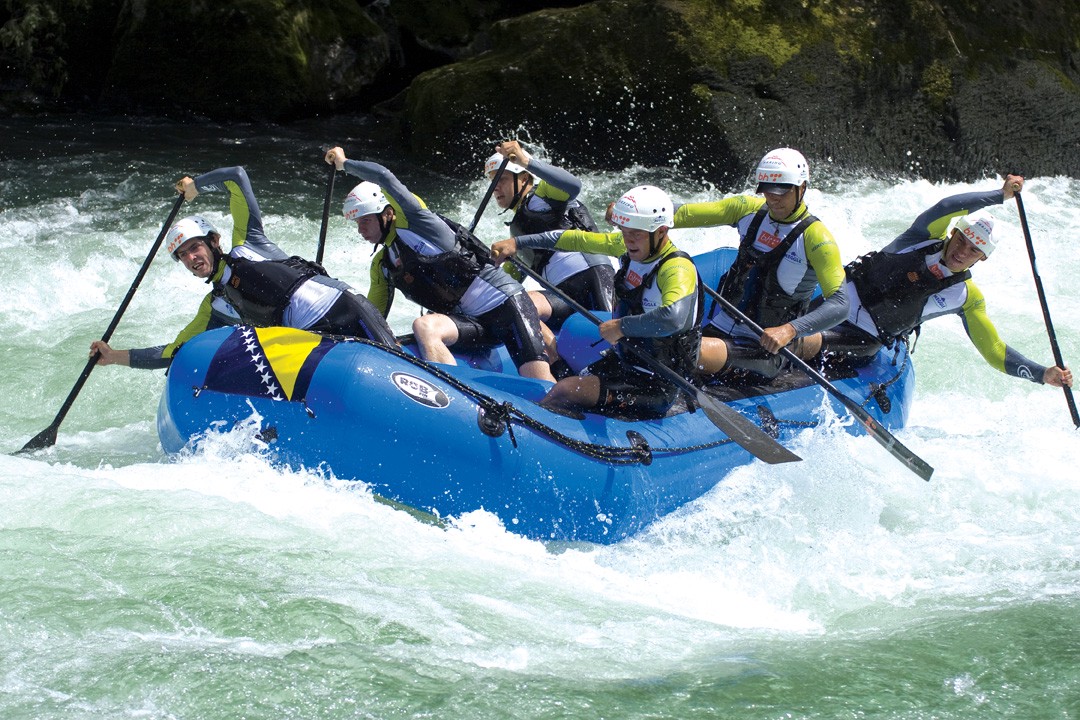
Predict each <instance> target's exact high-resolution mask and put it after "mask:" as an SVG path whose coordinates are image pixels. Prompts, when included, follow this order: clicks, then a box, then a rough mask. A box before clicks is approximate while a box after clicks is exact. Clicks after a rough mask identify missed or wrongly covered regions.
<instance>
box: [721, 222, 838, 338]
mask: <svg viewBox="0 0 1080 720" xmlns="http://www.w3.org/2000/svg"><path fill="white" fill-rule="evenodd" d="M768 214H769V210H768V208H766V207H763V208H761V209H760V210H758V211H757V214H756V215H755V216H754V219H753V220H751V221H750V225H749V227H747V229H746V233H745V234H744V235H743V237H742V239H741V240H740V242H739V252H738V254H737V255H736V256H735V261H734V262H732V263H731V267H730V268H728V270H727V272H725V273H724V275H723V277H721V278H720V285H719V288H718V291H719V293H720V295H721V296H723V298H724V299H725V300H727V301H728V302H730V303H731V304H732V305H734V306H735V307H737V308H739V310H741V311H742V312H743V314H745V315H746V316H747V317H749V318H750V319H751V320H753V321H754V322H755V323H757V324H758V325H760V326H761V327H765V328H768V327H776V326H777V325H783V324H784V323H786V322H790V321H791V320H794V319H795V318H797V317H798V316H799V315H801V314H803V313H804V312H805V311H806V308H807V307H808V306H809V304H810V298H806V299H802V300H800V299H797V298H794V297H792V296H791V295H789V294H788V293H787V292H786V291H785V290H784V289H783V288H782V287H780V282H779V280H778V279H777V277H776V268H777V267H778V266H779V265H780V261H781V260H783V259H784V254H785V253H787V251H788V250H789V249H791V246H792V245H794V244H795V241H796V240H798V239H799V238H800V237H802V234H803V233H804V232H805V231H806V228H808V227H810V226H811V225H813V224H814V223H816V222H817V221H818V219H817V218H816V217H814V216H813V215H807V216H806V217H805V218H803V219H802V220H801V221H800V222H799V224H797V225H796V226H795V227H793V228H791V230H790V232H788V234H787V235H786V236H785V237H784V239H783V240H782V241H781V242H780V244H779V245H777V246H776V247H774V248H773V249H772V250H769V251H767V252H762V251H761V250H758V249H757V248H755V247H754V241H755V240H756V239H757V235H758V230H759V229H760V228H761V223H763V222H764V221H765V218H766V217H767V216H768ZM714 307H715V305H714ZM709 314H710V315H712V311H711V310H710V313H709Z"/></svg>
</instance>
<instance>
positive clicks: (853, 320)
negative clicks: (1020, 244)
mask: <svg viewBox="0 0 1080 720" xmlns="http://www.w3.org/2000/svg"><path fill="white" fill-rule="evenodd" d="M1023 186H1024V178H1023V177H1021V176H1019V175H1008V176H1006V178H1005V184H1004V185H1003V186H1002V188H1001V189H1000V190H990V191H986V192H969V193H960V194H958V195H952V196H950V197H947V198H945V199H943V200H941V201H940V202H938V203H937V204H935V205H934V206H933V207H931V208H929V209H928V210H925V211H924V212H923V213H922V214H920V215H919V217H917V218H916V219H915V222H913V223H912V224H911V227H909V228H908V229H907V230H905V231H904V232H903V233H902V234H901V235H900V236H898V237H897V238H896V239H895V240H893V241H892V242H891V243H890V244H889V245H888V246H886V247H885V248H884V249H882V250H880V251H876V252H871V253H868V254H866V255H863V256H862V257H860V258H858V259H857V260H855V261H854V262H852V263H850V264H849V265H848V266H847V277H848V282H847V292H848V294H849V295H850V296H851V309H850V311H849V313H848V318H847V321H846V322H844V323H842V324H840V325H838V326H837V327H835V328H833V329H831V330H828V331H826V332H824V333H823V334H822V338H823V347H822V352H823V353H824V357H825V358H826V360H827V361H832V362H833V363H835V364H839V365H845V364H846V365H853V366H857V365H859V364H862V363H865V362H869V360H870V358H872V357H873V356H874V354H875V353H876V352H877V351H878V349H880V348H881V347H882V345H888V346H890V347H891V346H892V345H893V344H894V343H895V342H897V341H898V340H902V339H903V338H905V337H906V336H907V335H908V334H909V333H911V332H912V331H916V330H917V329H918V328H919V326H920V325H921V324H922V323H924V322H926V321H927V320H932V319H933V318H936V317H941V316H942V315H959V316H960V317H961V319H962V320H963V322H964V329H965V330H966V331H967V335H968V337H969V338H970V339H971V342H972V344H973V345H975V347H976V349H978V351H979V353H980V354H981V355H982V356H983V359H985V360H986V362H987V363H989V364H990V365H991V366H992V367H993V368H995V369H997V370H1000V371H1001V372H1003V373H1005V374H1007V375H1011V376H1013V377H1020V378H1026V379H1028V380H1031V381H1033V382H1036V383H1044V384H1047V385H1053V386H1055V387H1062V386H1063V385H1064V386H1069V387H1071V386H1072V372H1071V371H1069V369H1068V368H1061V367H1056V366H1051V367H1044V366H1042V365H1040V364H1039V363H1036V362H1034V361H1032V360H1029V359H1028V358H1026V357H1024V356H1023V355H1021V354H1020V353H1018V352H1017V351H1016V350H1014V349H1012V348H1011V347H1009V346H1008V345H1006V344H1005V343H1004V342H1003V341H1002V340H1001V338H1000V337H999V336H998V332H997V330H996V329H995V328H994V325H993V323H991V322H990V318H989V317H988V316H987V314H986V300H985V299H984V298H983V294H982V292H981V291H980V290H979V288H978V287H976V285H975V282H974V281H973V280H972V279H971V268H972V267H973V266H974V265H975V263H977V262H981V261H983V260H986V259H987V258H988V257H989V256H990V254H991V253H992V252H993V251H994V248H996V247H997V239H996V238H995V237H994V218H993V217H992V216H991V215H990V214H989V213H988V212H987V211H986V210H984V209H983V208H985V207H987V206H989V205H997V204H1000V203H1002V202H1004V201H1005V200H1011V199H1012V198H1013V196H1014V195H1015V194H1016V193H1017V192H1019V191H1020V189H1021V188H1023Z"/></svg>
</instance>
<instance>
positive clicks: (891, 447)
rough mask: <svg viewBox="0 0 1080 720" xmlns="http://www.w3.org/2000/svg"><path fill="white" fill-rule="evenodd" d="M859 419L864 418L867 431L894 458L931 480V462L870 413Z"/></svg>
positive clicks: (863, 421) (924, 478)
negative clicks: (920, 455) (910, 447)
mask: <svg viewBox="0 0 1080 720" xmlns="http://www.w3.org/2000/svg"><path fill="white" fill-rule="evenodd" d="M859 419H860V420H862V424H863V427H865V428H866V432H868V433H869V434H870V436H871V437H873V438H874V439H875V440H877V441H878V442H879V443H880V444H881V446H882V447H884V448H885V449H886V450H888V451H889V452H890V453H891V454H892V456H893V457H894V458H896V459H897V460H899V461H900V462H902V463H904V464H905V465H907V467H908V469H909V470H911V472H913V473H915V474H916V475H918V476H919V477H921V478H922V479H923V480H925V481H927V482H930V476H931V475H933V474H934V468H932V467H930V463H928V462H926V461H925V460H923V459H922V458H921V457H919V456H918V455H916V454H915V453H913V452H911V451H910V450H908V449H907V447H906V446H905V445H904V443H902V442H900V441H899V440H897V439H896V436H895V435H893V434H892V433H890V432H889V431H888V430H886V429H885V428H883V427H882V426H881V425H879V424H878V422H877V420H875V419H874V418H873V417H871V416H870V415H866V416H864V417H860V418H859Z"/></svg>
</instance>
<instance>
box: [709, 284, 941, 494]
mask: <svg viewBox="0 0 1080 720" xmlns="http://www.w3.org/2000/svg"><path fill="white" fill-rule="evenodd" d="M704 287H705V292H707V293H708V294H709V296H710V297H711V298H713V299H714V300H716V301H717V302H718V303H720V305H721V306H722V307H723V308H724V310H726V311H727V312H728V313H729V314H730V315H731V316H732V317H734V318H735V319H736V320H738V321H739V322H741V323H742V324H744V325H746V327H748V328H750V329H751V330H753V331H754V332H755V333H757V335H758V337H760V336H761V334H762V333H763V332H764V331H763V330H762V329H761V326H759V325H758V324H757V323H755V322H754V321H753V320H751V319H750V318H748V317H747V316H746V315H745V314H743V313H742V311H740V310H739V308H737V307H735V306H734V305H732V304H731V303H730V302H728V301H727V300H726V299H725V298H724V296H723V295H721V294H720V293H718V292H717V291H716V290H713V289H712V288H711V287H709V286H708V285H705V286H704ZM780 354H781V355H783V356H784V357H786V358H787V359H788V360H790V361H791V363H792V364H793V365H795V366H796V367H797V368H799V369H800V370H802V371H803V372H804V373H806V374H807V375H809V376H810V377H811V378H812V379H813V380H814V382H816V383H817V384H818V385H820V386H821V387H823V388H825V389H826V390H827V391H828V392H829V393H830V394H831V395H832V396H833V397H835V398H836V399H837V400H839V401H840V402H841V404H843V406H844V407H846V408H847V409H848V412H850V413H851V414H852V415H854V416H855V419H856V420H858V421H859V422H861V423H862V425H863V427H865V428H866V432H867V433H869V434H870V436H871V437H873V438H874V439H875V440H877V441H878V442H879V443H881V445H882V446H883V447H884V448H885V449H886V450H888V451H889V452H890V453H891V454H892V456H893V457H895V458H896V459H897V460H899V461H900V462H902V463H904V465H906V466H907V467H908V469H909V470H911V471H912V472H913V473H915V474H916V475H918V476H919V477H921V478H922V479H923V480H927V481H929V480H930V476H931V475H933V474H934V468H932V467H930V465H928V464H927V463H926V461H925V460H923V459H922V458H920V457H919V456H918V455H916V454H915V453H913V452H911V450H908V449H907V448H906V447H905V446H904V444H903V443H901V442H900V441H899V440H897V439H896V436H894V435H893V434H892V433H890V432H889V431H888V430H886V429H885V428H883V427H882V426H881V425H880V424H878V421H877V420H875V419H874V418H873V416H871V415H870V414H869V413H868V412H866V411H865V410H863V409H862V407H861V406H860V405H859V404H858V403H856V402H855V401H854V400H852V399H851V398H849V397H848V396H847V395H845V394H844V393H842V392H840V390H839V389H838V388H837V387H836V386H835V385H833V384H832V383H831V382H829V381H828V380H826V379H825V376H823V375H822V374H821V373H819V372H818V371H817V370H815V369H814V368H812V367H810V366H809V365H807V364H806V362H805V361H804V360H803V359H802V358H801V357H799V356H798V355H796V354H795V353H793V352H792V351H791V350H789V349H788V348H786V347H785V348H780Z"/></svg>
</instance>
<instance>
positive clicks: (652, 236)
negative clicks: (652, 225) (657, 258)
mask: <svg viewBox="0 0 1080 720" xmlns="http://www.w3.org/2000/svg"><path fill="white" fill-rule="evenodd" d="M659 233H660V229H659V228H657V229H656V230H651V231H649V257H652V256H653V255H656V251H657V250H659V249H660V248H659V246H658V245H657V243H656V236H657V235H658V234H659Z"/></svg>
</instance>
